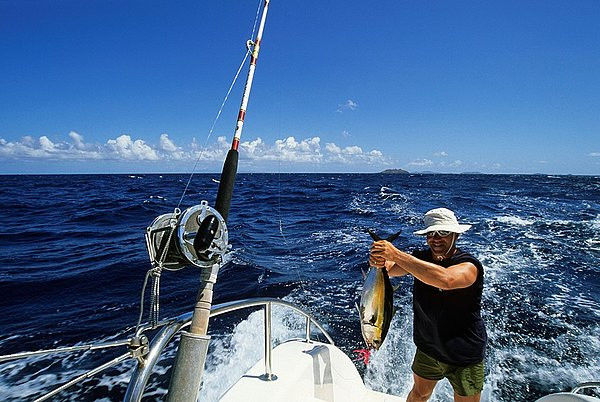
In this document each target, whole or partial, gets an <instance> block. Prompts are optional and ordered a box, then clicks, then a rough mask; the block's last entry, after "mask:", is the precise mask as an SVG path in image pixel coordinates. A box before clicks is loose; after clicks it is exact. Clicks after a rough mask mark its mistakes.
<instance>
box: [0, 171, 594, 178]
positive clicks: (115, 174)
mask: <svg viewBox="0 0 600 402" xmlns="http://www.w3.org/2000/svg"><path fill="white" fill-rule="evenodd" d="M389 170H402V169H389ZM404 172H406V173H403V172H395V171H393V172H389V171H385V170H384V171H381V172H238V173H237V174H238V175H253V174H268V175H290V174H302V175H328V174H330V175H401V176H407V175H410V176H426V175H440V176H449V175H452V176H457V175H462V176H549V177H552V176H556V177H569V176H573V177H576V176H585V177H600V174H583V173H578V174H575V173H483V172H459V173H449V172H430V171H425V172H408V171H404ZM190 174H191V173H190V172H163V173H160V172H134V173H132V172H129V173H119V172H106V173H0V177H2V176H145V175H153V176H156V175H162V176H167V175H190ZM194 175H211V176H220V175H221V172H195V173H194Z"/></svg>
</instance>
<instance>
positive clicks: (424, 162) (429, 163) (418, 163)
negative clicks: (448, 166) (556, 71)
mask: <svg viewBox="0 0 600 402" xmlns="http://www.w3.org/2000/svg"><path fill="white" fill-rule="evenodd" d="M408 165H409V166H417V167H427V166H433V161H431V160H429V159H417V160H414V161H412V162H410V163H409V164H408Z"/></svg>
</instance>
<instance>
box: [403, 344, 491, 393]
mask: <svg viewBox="0 0 600 402" xmlns="http://www.w3.org/2000/svg"><path fill="white" fill-rule="evenodd" d="M412 371H413V372H414V373H415V374H416V375H418V376H419V377H423V378H425V379H426V380H432V381H439V380H441V379H442V378H447V379H448V381H450V384H452V388H454V392H456V393H457V394H458V395H461V396H471V395H477V394H479V393H480V392H481V390H483V360H482V361H480V362H479V363H477V364H473V365H471V366H467V367H461V366H453V365H450V364H446V363H442V362H441V361H439V360H436V359H434V358H433V357H431V356H428V355H426V354H425V353H423V352H421V351H420V350H419V349H417V353H416V354H415V360H414V361H413V364H412Z"/></svg>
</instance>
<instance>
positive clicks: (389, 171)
mask: <svg viewBox="0 0 600 402" xmlns="http://www.w3.org/2000/svg"><path fill="white" fill-rule="evenodd" d="M381 173H385V174H410V172H407V171H406V170H404V169H385V170H384V171H383V172H381Z"/></svg>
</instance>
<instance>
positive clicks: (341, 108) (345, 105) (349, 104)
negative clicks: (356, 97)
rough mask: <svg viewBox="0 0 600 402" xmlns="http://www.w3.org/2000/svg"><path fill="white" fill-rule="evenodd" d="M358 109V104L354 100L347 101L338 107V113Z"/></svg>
mask: <svg viewBox="0 0 600 402" xmlns="http://www.w3.org/2000/svg"><path fill="white" fill-rule="evenodd" d="M357 108H358V103H356V102H354V101H353V100H352V99H348V100H346V102H344V103H342V104H341V105H338V108H337V110H336V112H338V113H342V112H344V111H345V110H356V109H357Z"/></svg>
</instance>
